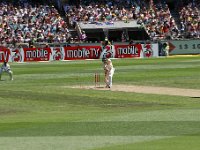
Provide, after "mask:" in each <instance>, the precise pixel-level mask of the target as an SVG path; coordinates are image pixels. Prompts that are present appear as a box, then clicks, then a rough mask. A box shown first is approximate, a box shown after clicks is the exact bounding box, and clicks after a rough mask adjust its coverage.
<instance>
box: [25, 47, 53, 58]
mask: <svg viewBox="0 0 200 150" xmlns="http://www.w3.org/2000/svg"><path fill="white" fill-rule="evenodd" d="M23 50H24V61H49V60H50V55H51V53H52V52H51V48H24V49H23Z"/></svg>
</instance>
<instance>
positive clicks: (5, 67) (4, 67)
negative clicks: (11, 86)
mask: <svg viewBox="0 0 200 150" xmlns="http://www.w3.org/2000/svg"><path fill="white" fill-rule="evenodd" d="M3 72H6V73H7V74H9V76H10V80H13V72H12V71H11V68H10V65H9V64H8V63H7V62H6V61H4V63H3V65H2V66H1V68H0V80H1V75H2V73H3Z"/></svg>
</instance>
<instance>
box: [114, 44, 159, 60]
mask: <svg viewBox="0 0 200 150" xmlns="http://www.w3.org/2000/svg"><path fill="white" fill-rule="evenodd" d="M115 51H116V52H115V58H133V57H140V58H143V57H157V56H158V44H150V43H147V44H132V45H115Z"/></svg>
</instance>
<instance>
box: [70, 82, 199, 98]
mask: <svg viewBox="0 0 200 150" xmlns="http://www.w3.org/2000/svg"><path fill="white" fill-rule="evenodd" d="M73 88H83V89H93V90H110V91H121V92H134V93H145V94H161V95H176V96H187V97H193V98H200V90H198V89H181V88H170V87H153V86H138V85H113V86H112V88H110V89H108V88H104V87H103V86H100V87H94V86H76V87H73Z"/></svg>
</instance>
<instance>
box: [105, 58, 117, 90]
mask: <svg viewBox="0 0 200 150" xmlns="http://www.w3.org/2000/svg"><path fill="white" fill-rule="evenodd" d="M103 67H104V71H105V79H104V81H105V83H106V88H111V87H112V78H113V75H114V72H115V68H114V67H113V64H112V61H111V60H110V59H109V58H106V59H105V61H104V66H103Z"/></svg>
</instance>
